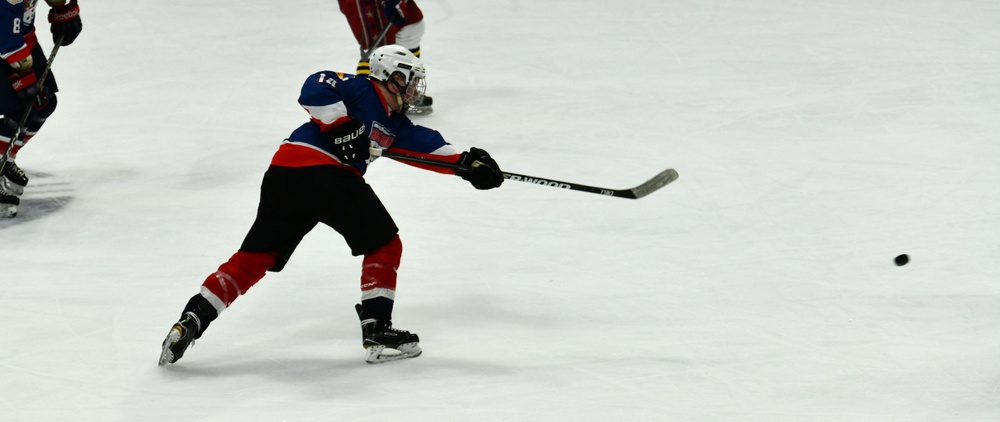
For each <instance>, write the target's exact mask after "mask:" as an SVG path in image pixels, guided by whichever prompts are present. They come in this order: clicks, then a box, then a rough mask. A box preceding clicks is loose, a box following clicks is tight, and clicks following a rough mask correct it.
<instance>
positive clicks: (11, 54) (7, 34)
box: [0, 0, 38, 63]
mask: <svg viewBox="0 0 1000 422" xmlns="http://www.w3.org/2000/svg"><path fill="white" fill-rule="evenodd" d="M37 3H38V1H37V0H5V1H2V2H0V58H3V59H4V60H5V61H6V62H7V63H17V62H18V61H19V60H21V59H23V58H25V57H28V56H30V55H31V49H32V48H34V47H35V45H36V44H38V39H37V38H36V37H35V9H36V7H35V6H36V5H37Z"/></svg>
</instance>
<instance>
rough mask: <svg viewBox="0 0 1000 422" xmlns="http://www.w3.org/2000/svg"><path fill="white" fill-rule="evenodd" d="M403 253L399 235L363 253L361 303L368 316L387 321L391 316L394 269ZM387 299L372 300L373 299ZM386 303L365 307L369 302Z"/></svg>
mask: <svg viewBox="0 0 1000 422" xmlns="http://www.w3.org/2000/svg"><path fill="white" fill-rule="evenodd" d="M402 255H403V243H402V242H401V241H400V240H399V236H398V235H397V236H396V237H393V238H392V240H390V241H389V243H387V244H385V246H382V247H381V248H378V249H377V250H375V251H374V252H371V253H368V254H365V258H364V261H362V264H361V304H362V305H363V306H365V307H366V309H365V310H366V313H367V314H368V316H369V317H373V318H377V319H382V320H386V321H388V320H389V319H390V318H391V317H392V305H391V304H392V301H393V300H395V298H396V269H397V268H399V262H400V257H402ZM378 298H382V299H387V300H373V299H378ZM375 303H386V304H388V306H378V307H377V308H379V309H367V308H369V307H371V306H370V304H375Z"/></svg>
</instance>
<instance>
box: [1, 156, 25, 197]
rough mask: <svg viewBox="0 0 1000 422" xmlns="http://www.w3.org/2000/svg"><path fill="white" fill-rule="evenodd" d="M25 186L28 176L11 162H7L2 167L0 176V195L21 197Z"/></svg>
mask: <svg viewBox="0 0 1000 422" xmlns="http://www.w3.org/2000/svg"><path fill="white" fill-rule="evenodd" d="M27 185H28V176H27V175H26V174H24V171H23V170H21V168H20V167H18V166H17V164H14V162H13V161H7V163H6V164H4V165H3V174H0V194H7V195H13V196H21V195H23V194H24V187H25V186H27Z"/></svg>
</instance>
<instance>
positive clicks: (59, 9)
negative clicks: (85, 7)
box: [49, 0, 83, 45]
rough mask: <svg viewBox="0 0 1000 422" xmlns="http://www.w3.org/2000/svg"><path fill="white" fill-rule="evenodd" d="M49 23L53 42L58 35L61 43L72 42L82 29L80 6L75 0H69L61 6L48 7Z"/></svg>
mask: <svg viewBox="0 0 1000 422" xmlns="http://www.w3.org/2000/svg"><path fill="white" fill-rule="evenodd" d="M50 4H51V2H50ZM49 23H50V24H51V25H50V26H49V29H50V30H51V31H52V41H53V42H57V41H59V37H62V44H61V45H70V44H73V41H75V40H76V37H77V36H78V35H80V31H83V22H82V21H81V20H80V6H77V4H76V0H69V2H67V3H66V4H64V5H62V6H56V7H53V8H52V9H49Z"/></svg>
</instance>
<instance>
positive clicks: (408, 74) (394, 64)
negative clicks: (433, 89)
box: [368, 45, 427, 105]
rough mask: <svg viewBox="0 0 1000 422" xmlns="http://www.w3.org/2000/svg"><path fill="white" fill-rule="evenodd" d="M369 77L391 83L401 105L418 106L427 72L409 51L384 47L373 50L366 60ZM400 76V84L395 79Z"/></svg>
mask: <svg viewBox="0 0 1000 422" xmlns="http://www.w3.org/2000/svg"><path fill="white" fill-rule="evenodd" d="M368 62H369V66H370V69H371V71H370V74H369V75H370V77H372V78H374V79H377V80H380V81H382V82H384V83H392V84H393V85H395V86H396V88H397V89H398V91H399V94H398V95H400V98H401V99H402V101H403V103H404V104H403V105H414V104H419V103H420V102H421V101H423V98H424V92H426V90H427V81H426V80H425V79H424V77H425V76H426V75H427V71H426V70H425V69H424V64H423V62H421V61H420V59H419V58H417V56H415V55H413V53H412V52H410V50H408V49H406V48H405V47H402V46H399V45H386V46H382V47H379V48H377V49H375V51H373V52H372V55H371V57H370V58H369V60H368ZM397 74H398V75H400V76H401V77H402V78H399V79H402V83H400V81H399V80H398V79H397V78H396V77H395V76H396V75H397Z"/></svg>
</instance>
